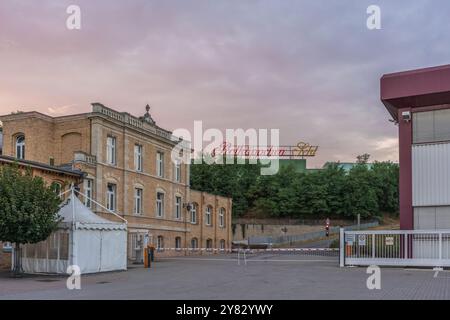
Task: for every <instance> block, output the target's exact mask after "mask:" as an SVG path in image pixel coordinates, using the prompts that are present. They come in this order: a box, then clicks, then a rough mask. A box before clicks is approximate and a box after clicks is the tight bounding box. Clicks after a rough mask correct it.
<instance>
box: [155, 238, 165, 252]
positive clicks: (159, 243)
mask: <svg viewBox="0 0 450 320" xmlns="http://www.w3.org/2000/svg"><path fill="white" fill-rule="evenodd" d="M156 249H157V250H158V251H162V250H164V238H163V236H158V238H156Z"/></svg>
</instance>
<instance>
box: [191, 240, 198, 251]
mask: <svg viewBox="0 0 450 320" xmlns="http://www.w3.org/2000/svg"><path fill="white" fill-rule="evenodd" d="M191 248H192V249H194V250H195V249H197V248H198V239H197V238H192V240H191Z"/></svg>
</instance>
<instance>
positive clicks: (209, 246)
mask: <svg viewBox="0 0 450 320" xmlns="http://www.w3.org/2000/svg"><path fill="white" fill-rule="evenodd" d="M212 247H213V241H212V239H207V240H206V250H211V249H212Z"/></svg>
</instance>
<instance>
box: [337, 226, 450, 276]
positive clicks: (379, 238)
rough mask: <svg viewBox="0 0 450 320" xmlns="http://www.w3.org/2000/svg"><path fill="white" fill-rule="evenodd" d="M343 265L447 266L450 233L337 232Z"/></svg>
mask: <svg viewBox="0 0 450 320" xmlns="http://www.w3.org/2000/svg"><path fill="white" fill-rule="evenodd" d="M340 265H341V266H342V267H343V266H349V265H354V266H357V265H358V266H368V265H379V266H421V267H448V266H450V230H412V231H409V230H386V231H378V230H377V231H345V230H343V229H341V231H340Z"/></svg>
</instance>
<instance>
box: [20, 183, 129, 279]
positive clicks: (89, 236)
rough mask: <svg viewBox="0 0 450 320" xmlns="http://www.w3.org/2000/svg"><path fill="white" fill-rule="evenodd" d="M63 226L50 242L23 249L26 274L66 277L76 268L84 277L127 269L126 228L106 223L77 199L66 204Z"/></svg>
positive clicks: (71, 199)
mask: <svg viewBox="0 0 450 320" xmlns="http://www.w3.org/2000/svg"><path fill="white" fill-rule="evenodd" d="M58 214H59V215H60V216H61V217H62V219H63V220H62V222H61V223H60V225H59V228H58V230H57V231H56V232H54V233H53V234H52V235H51V236H50V237H49V238H48V239H47V240H45V241H42V242H39V243H36V244H27V245H24V246H23V250H22V253H23V259H22V266H23V269H24V271H25V272H26V273H66V272H67V267H68V266H70V265H76V266H78V267H79V268H80V271H81V274H85V273H95V272H104V271H114V270H126V269H127V224H126V220H124V219H122V218H121V217H120V216H118V217H119V218H121V219H122V220H124V222H114V221H110V220H107V219H104V218H102V217H100V216H98V215H96V214H95V213H93V212H92V211H91V210H90V209H89V208H87V207H86V206H85V205H84V204H83V203H81V201H80V200H79V199H78V198H77V197H76V196H74V191H73V190H72V191H71V196H70V197H69V199H68V200H67V201H66V202H65V203H64V204H63V206H62V207H61V209H60V211H59V213H58ZM113 214H114V213H113Z"/></svg>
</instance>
